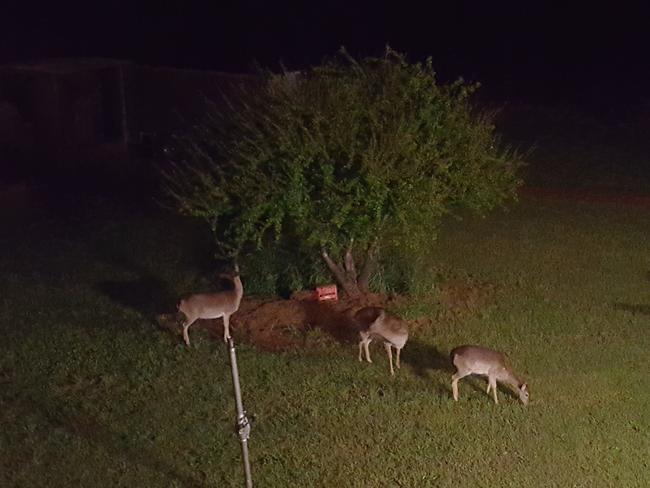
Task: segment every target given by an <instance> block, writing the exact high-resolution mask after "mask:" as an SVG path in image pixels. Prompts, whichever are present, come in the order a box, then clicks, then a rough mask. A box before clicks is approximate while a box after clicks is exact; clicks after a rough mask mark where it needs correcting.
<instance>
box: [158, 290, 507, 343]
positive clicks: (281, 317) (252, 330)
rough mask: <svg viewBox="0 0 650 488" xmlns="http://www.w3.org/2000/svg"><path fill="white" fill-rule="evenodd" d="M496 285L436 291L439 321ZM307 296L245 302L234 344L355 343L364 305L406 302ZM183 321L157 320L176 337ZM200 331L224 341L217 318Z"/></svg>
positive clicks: (476, 302) (236, 318) (235, 321)
mask: <svg viewBox="0 0 650 488" xmlns="http://www.w3.org/2000/svg"><path fill="white" fill-rule="evenodd" d="M493 292H494V286H493V285H491V284H489V283H482V282H478V281H476V280H471V279H460V278H459V279H454V280H450V281H448V282H445V283H443V284H442V285H441V286H440V294H439V297H438V301H439V305H440V312H441V313H442V314H443V316H448V315H449V314H451V315H454V316H457V315H464V314H466V313H474V312H476V311H477V310H479V309H480V308H481V307H483V306H485V305H486V304H487V303H488V302H489V300H490V299H491V298H492V296H493ZM312 297H313V293H311V292H299V293H296V294H294V295H293V296H292V297H291V299H288V300H285V299H280V298H258V297H244V299H243V300H242V302H241V305H240V307H239V311H238V312H237V313H236V314H234V315H233V316H232V317H231V319H230V324H231V329H230V330H231V332H232V334H233V335H234V337H235V338H236V339H237V340H238V341H244V342H248V343H250V344H254V345H255V346H256V347H257V348H259V349H261V350H265V351H286V350H292V349H301V350H304V349H309V348H311V347H319V346H322V345H323V344H336V343H355V342H356V341H357V340H358V329H357V326H356V325H355V323H354V320H353V315H354V313H355V312H356V311H357V310H359V309H361V308H363V307H367V306H373V307H384V308H396V307H399V306H400V305H403V304H405V303H406V301H407V299H406V298H405V297H403V296H398V295H385V294H366V295H363V296H361V297H358V298H355V299H350V298H342V299H340V300H337V301H333V300H329V301H322V302H319V301H316V300H314V299H313V298H312ZM181 320H182V319H181V318H180V317H178V316H177V315H175V314H166V315H160V316H158V322H159V324H160V325H161V327H163V328H165V329H168V330H170V331H171V332H172V333H174V334H180V322H181ZM407 322H408V324H409V328H410V329H411V330H412V331H413V330H416V329H417V328H419V327H422V326H426V325H430V323H431V320H430V319H429V318H428V317H423V318H420V319H417V320H408V321H407ZM199 329H203V330H205V331H207V333H208V334H209V337H210V339H212V340H215V341H220V340H222V334H223V325H222V321H221V319H216V320H199V321H197V323H196V324H195V325H193V326H192V328H191V331H196V330H199Z"/></svg>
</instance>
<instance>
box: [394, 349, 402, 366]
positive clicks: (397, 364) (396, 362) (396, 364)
mask: <svg viewBox="0 0 650 488" xmlns="http://www.w3.org/2000/svg"><path fill="white" fill-rule="evenodd" d="M401 351H402V349H401V348H400V349H397V357H396V359H395V366H397V369H400V366H399V353H400V352H401Z"/></svg>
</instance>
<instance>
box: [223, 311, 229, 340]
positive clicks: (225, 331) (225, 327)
mask: <svg viewBox="0 0 650 488" xmlns="http://www.w3.org/2000/svg"><path fill="white" fill-rule="evenodd" d="M228 339H230V315H224V316H223V341H224V342H228Z"/></svg>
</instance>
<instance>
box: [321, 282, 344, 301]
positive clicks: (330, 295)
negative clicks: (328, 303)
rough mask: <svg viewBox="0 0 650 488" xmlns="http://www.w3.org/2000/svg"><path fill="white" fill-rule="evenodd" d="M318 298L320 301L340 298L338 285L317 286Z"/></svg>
mask: <svg viewBox="0 0 650 488" xmlns="http://www.w3.org/2000/svg"><path fill="white" fill-rule="evenodd" d="M315 295H316V300H318V301H319V302H322V301H325V300H338V299H339V294H338V291H337V289H336V285H326V286H319V287H318V288H316V293H315Z"/></svg>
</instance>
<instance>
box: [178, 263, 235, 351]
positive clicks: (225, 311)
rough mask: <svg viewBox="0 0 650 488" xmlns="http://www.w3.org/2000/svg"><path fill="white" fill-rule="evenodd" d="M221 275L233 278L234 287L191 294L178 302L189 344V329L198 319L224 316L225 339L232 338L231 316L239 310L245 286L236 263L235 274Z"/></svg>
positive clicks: (184, 334)
mask: <svg viewBox="0 0 650 488" xmlns="http://www.w3.org/2000/svg"><path fill="white" fill-rule="evenodd" d="M219 276H222V277H226V278H228V279H231V280H232V282H233V284H234V285H235V286H234V288H233V289H232V290H226V291H220V292H217V293H200V294H197V295H191V296H189V297H187V298H185V299H183V300H181V301H180V303H179V304H178V310H179V311H180V312H183V315H185V322H183V339H184V340H185V344H187V345H188V346H189V345H190V337H189V335H188V333H187V330H188V329H189V328H190V325H192V324H193V323H194V322H196V320H198V319H218V318H219V317H223V340H224V341H227V340H228V339H229V338H230V329H229V321H230V316H231V315H232V314H234V313H235V312H236V311H237V310H239V304H240V303H241V299H242V296H243V295H244V287H243V286H242V283H241V278H240V277H239V267H238V266H237V265H235V274H234V276H230V275H226V274H220V275H219Z"/></svg>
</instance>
